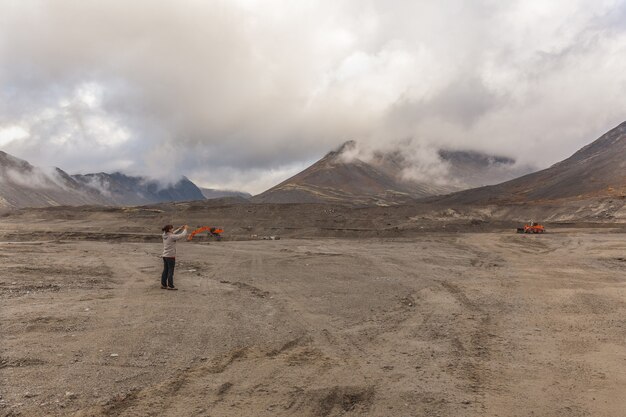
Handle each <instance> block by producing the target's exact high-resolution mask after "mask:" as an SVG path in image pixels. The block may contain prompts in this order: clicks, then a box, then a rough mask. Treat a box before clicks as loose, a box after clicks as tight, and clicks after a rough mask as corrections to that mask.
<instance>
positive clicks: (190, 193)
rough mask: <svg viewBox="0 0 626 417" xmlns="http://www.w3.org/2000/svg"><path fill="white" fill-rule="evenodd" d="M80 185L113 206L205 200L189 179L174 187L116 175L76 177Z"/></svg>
mask: <svg viewBox="0 0 626 417" xmlns="http://www.w3.org/2000/svg"><path fill="white" fill-rule="evenodd" d="M72 178H74V179H75V180H76V181H77V182H79V183H81V184H83V185H84V186H85V187H89V188H90V189H92V190H95V191H97V192H99V193H100V194H102V195H103V196H105V197H106V198H108V199H109V201H110V204H112V205H124V206H135V205H143V204H152V203H164V202H170V201H191V200H204V196H203V195H202V191H201V190H200V188H198V187H197V186H196V185H195V184H194V183H193V182H191V181H190V180H189V179H187V178H186V177H183V178H181V179H180V180H179V181H178V182H176V183H174V184H167V185H161V184H160V183H159V182H157V181H155V180H150V179H148V178H145V177H135V176H129V175H125V174H122V173H120V172H115V173H113V174H107V173H105V172H99V173H97V174H85V175H73V176H72Z"/></svg>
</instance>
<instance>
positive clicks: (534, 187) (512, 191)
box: [438, 122, 626, 204]
mask: <svg viewBox="0 0 626 417" xmlns="http://www.w3.org/2000/svg"><path fill="white" fill-rule="evenodd" d="M625 168H626V122H624V123H622V124H620V125H619V126H617V127H616V128H614V129H612V130H611V131H609V132H607V133H606V134H604V135H602V136H601V137H600V138H599V139H597V140H596V141H594V142H592V143H591V144H589V145H587V146H585V147H583V148H582V149H580V150H579V151H577V152H576V153H575V154H573V155H572V156H571V157H569V158H567V159H565V160H563V161H561V162H559V163H557V164H554V165H552V166H551V167H550V168H547V169H544V170H542V171H538V172H535V173H532V174H528V175H525V176H523V177H520V178H517V179H514V180H511V181H507V182H504V183H501V184H497V185H493V186H488V187H482V188H477V189H474V190H467V191H462V192H459V193H455V194H452V195H450V196H446V197H442V198H439V199H438V201H440V202H442V203H462V204H501V203H516V202H529V201H535V202H540V201H544V202H545V201H554V200H562V199H587V198H593V197H609V196H619V197H623V196H624V195H626V174H625V173H624V169H625Z"/></svg>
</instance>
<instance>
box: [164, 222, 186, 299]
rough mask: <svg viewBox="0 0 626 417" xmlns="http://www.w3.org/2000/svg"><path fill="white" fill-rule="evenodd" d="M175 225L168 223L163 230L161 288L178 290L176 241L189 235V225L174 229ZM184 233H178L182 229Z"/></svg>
mask: <svg viewBox="0 0 626 417" xmlns="http://www.w3.org/2000/svg"><path fill="white" fill-rule="evenodd" d="M173 228H174V226H172V225H171V224H166V225H165V226H163V228H162V229H161V230H162V231H163V235H162V237H163V255H161V256H162V257H163V273H162V274H161V288H162V289H164V290H166V289H167V290H177V289H178V288H176V287H175V286H174V267H176V241H177V240H178V239H181V238H183V237H185V236H187V225H184V226H181V227H179V228H178V229H176V230H174V231H172V229H173ZM181 229H182V230H183V231H182V233H178V232H179V231H180V230H181Z"/></svg>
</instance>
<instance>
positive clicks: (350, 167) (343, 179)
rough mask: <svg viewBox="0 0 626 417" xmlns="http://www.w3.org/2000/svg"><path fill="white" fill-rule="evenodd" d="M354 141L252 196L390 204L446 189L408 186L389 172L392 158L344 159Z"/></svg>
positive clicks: (257, 198)
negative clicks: (376, 161)
mask: <svg viewBox="0 0 626 417" xmlns="http://www.w3.org/2000/svg"><path fill="white" fill-rule="evenodd" d="M355 146H356V144H355V142H353V141H350V142H346V143H344V144H343V145H342V146H341V147H340V148H338V149H337V150H335V151H332V152H329V153H328V154H326V156H324V157H323V158H322V159H320V160H319V161H317V162H316V163H314V164H313V165H311V166H310V167H308V168H307V169H305V170H304V171H302V172H300V173H298V174H296V175H294V176H293V177H291V178H289V179H287V180H286V181H284V182H282V183H280V184H278V185H276V186H275V187H272V188H270V189H269V190H267V191H265V192H263V193H261V194H259V195H257V196H254V197H253V198H252V200H253V201H254V202H261V203H328V202H340V203H346V202H349V203H353V204H393V203H397V202H402V201H409V200H411V199H413V198H415V197H418V196H426V195H433V194H437V193H439V192H442V191H445V190H444V189H441V188H438V187H432V186H428V185H426V184H424V185H421V184H420V185H418V186H414V187H413V186H410V185H408V184H406V183H404V182H402V181H399V180H398V179H396V178H394V177H393V176H392V175H390V172H391V171H393V169H394V168H393V164H394V163H395V161H394V160H393V159H391V158H389V159H388V160H384V161H383V160H382V159H381V163H380V164H379V165H380V166H381V167H380V168H377V167H375V166H374V165H372V164H369V163H367V162H364V161H361V160H359V159H351V160H345V159H344V157H343V155H344V153H345V152H347V151H350V150H352V149H353V148H354V147H355Z"/></svg>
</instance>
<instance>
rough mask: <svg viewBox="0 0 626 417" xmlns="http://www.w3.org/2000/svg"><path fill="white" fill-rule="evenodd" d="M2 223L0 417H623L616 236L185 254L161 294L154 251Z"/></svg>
mask: <svg viewBox="0 0 626 417" xmlns="http://www.w3.org/2000/svg"><path fill="white" fill-rule="evenodd" d="M0 226H1V227H0V229H2V231H3V233H4V234H3V236H5V239H4V241H2V242H1V243H0V258H2V269H3V272H2V274H0V303H1V306H0V334H1V335H2V337H1V339H0V415H2V416H17V415H23V416H30V415H34V416H39V415H59V416H60V415H64V416H65V415H74V416H100V415H105V416H451V417H452V416H455V417H457V416H528V417H530V416H555V417H557V416H594V417H601V416H616V417H617V416H623V415H624V410H625V409H626V396H625V395H624V393H626V343H625V342H626V277H625V275H624V268H625V266H626V254H625V252H626V240H625V239H624V235H623V234H622V233H611V232H610V231H609V230H607V229H604V230H593V229H585V230H574V229H572V230H566V229H560V230H558V231H556V232H555V233H551V234H546V235H543V236H525V235H516V234H514V233H512V232H510V231H506V232H491V233H467V234H451V233H448V234H446V233H424V234H422V235H419V236H416V237H411V238H404V239H376V238H368V239H323V238H315V239H288V238H287V239H285V238H283V239H281V240H277V241H261V240H259V241H230V242H229V241H223V242H219V243H216V242H212V243H210V244H207V243H206V242H198V243H184V244H181V245H180V246H179V257H178V265H177V273H176V277H175V282H176V284H177V286H178V287H179V288H180V290H179V291H166V290H161V289H160V286H159V274H160V270H161V259H160V258H159V257H158V255H159V253H160V250H161V245H160V244H159V243H158V242H157V243H152V242H129V241H125V240H124V238H123V236H122V237H120V236H109V237H108V238H107V237H104V238H103V239H105V240H85V241H82V240H63V239H61V240H59V239H55V240H43V241H42V240H41V238H42V236H41V235H40V236H39V238H38V236H37V234H36V233H32V234H30V235H28V236H29V239H31V240H27V241H10V240H11V239H8V238H7V236H15V233H17V234H18V235H19V233H20V231H19V230H18V231H11V230H12V229H11V228H12V227H15V225H14V224H8V223H6V222H5V223H3V224H2V225H0ZM10 229H11V230H10ZM83 237H85V236H83ZM22 240H23V239H22Z"/></svg>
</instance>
